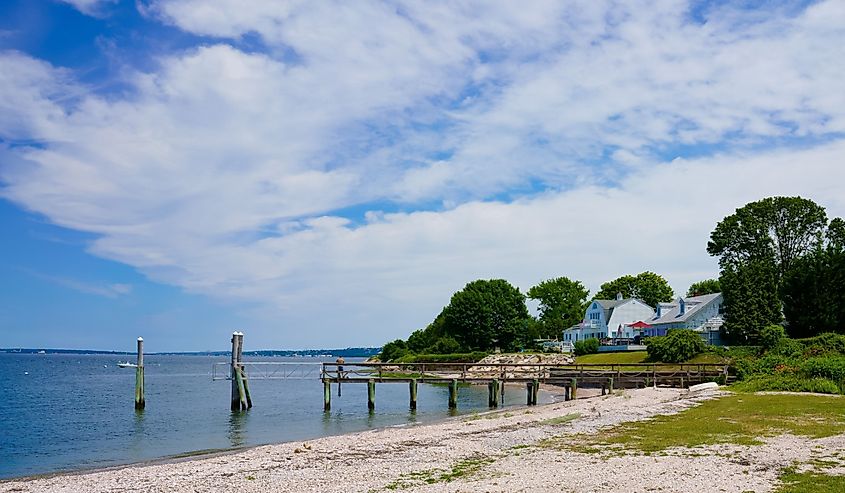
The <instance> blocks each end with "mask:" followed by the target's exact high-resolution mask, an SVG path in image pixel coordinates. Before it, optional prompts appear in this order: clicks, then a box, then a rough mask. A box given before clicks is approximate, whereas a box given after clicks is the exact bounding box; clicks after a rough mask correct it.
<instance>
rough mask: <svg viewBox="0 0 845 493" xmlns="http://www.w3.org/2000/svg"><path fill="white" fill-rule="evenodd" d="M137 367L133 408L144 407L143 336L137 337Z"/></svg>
mask: <svg viewBox="0 0 845 493" xmlns="http://www.w3.org/2000/svg"><path fill="white" fill-rule="evenodd" d="M137 365H138V367H137V368H135V409H144V407H146V405H147V403H146V401H145V400H144V338H143V337H139V338H138V363H137Z"/></svg>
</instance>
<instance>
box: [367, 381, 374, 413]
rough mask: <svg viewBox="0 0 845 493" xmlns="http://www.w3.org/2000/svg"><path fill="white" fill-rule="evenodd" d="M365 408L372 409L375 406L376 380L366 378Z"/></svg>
mask: <svg viewBox="0 0 845 493" xmlns="http://www.w3.org/2000/svg"><path fill="white" fill-rule="evenodd" d="M367 408H368V409H369V410H370V411H372V410H374V409H375V408H376V381H375V380H374V379H372V378H371V379H369V380H367Z"/></svg>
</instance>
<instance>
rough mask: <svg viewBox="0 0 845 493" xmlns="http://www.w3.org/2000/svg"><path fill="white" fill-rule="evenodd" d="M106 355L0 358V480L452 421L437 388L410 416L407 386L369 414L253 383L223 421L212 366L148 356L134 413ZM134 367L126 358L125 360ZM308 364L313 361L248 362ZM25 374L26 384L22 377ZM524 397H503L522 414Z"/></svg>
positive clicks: (203, 360) (284, 384) (482, 401)
mask: <svg viewBox="0 0 845 493" xmlns="http://www.w3.org/2000/svg"><path fill="white" fill-rule="evenodd" d="M118 358H121V359H123V360H125V359H126V357H125V356H121V357H116V356H107V355H57V354H48V355H35V354H32V355H30V354H9V353H0V396H2V397H0V457H2V460H0V478H9V477H15V476H24V475H30V474H38V473H45V472H54V471H60V470H67V469H80V468H91V467H102V466H109V465H115V464H124V463H130V462H137V461H143V460H148V459H154V458H159V457H166V456H170V455H176V454H183V453H186V452H191V451H196V450H206V449H221V448H230V447H242V446H247V445H260V444H266V443H273V442H285V441H295V440H305V439H310V438H316V437H321V436H326V435H338V434H342V433H349V432H353V431H360V430H366V429H369V428H378V427H384V426H390V425H398V424H407V423H413V422H418V421H434V420H437V419H441V418H445V417H447V416H449V415H450V413H449V411H448V410H447V406H446V402H447V393H448V391H447V389H446V387H444V386H435V385H420V387H419V395H418V404H417V406H418V409H417V411H416V412H415V413H411V412H410V411H409V410H408V386H407V384H398V383H397V384H380V385H378V386H377V390H376V394H377V395H376V411H375V413H372V414H371V413H369V412H368V410H367V386H366V385H363V384H347V385H345V386H343V396H342V397H338V396H337V387H336V386H332V390H333V395H332V410H331V412H328V413H324V412H323V410H322V408H323V388H322V384H321V383H320V381H319V380H318V378H317V377H316V376H315V377H314V378H312V379H308V380H252V381H251V382H250V390H251V392H252V399H253V404H254V407H253V409H251V410H249V411H247V412H241V413H232V412H231V411H229V389H230V383H229V382H228V381H225V380H224V381H212V380H211V369H212V363H214V362H221V361H227V358H225V357H211V356H155V355H148V356H145V366H146V370H145V372H146V382H145V384H146V401H147V408H146V409H145V410H144V411H139V412H136V411H135V409H134V407H133V396H134V382H135V370H134V369H131V368H118V367H117V365H116V364H117V362H118ZM133 358H134V357H133ZM248 360H250V361H291V362H298V363H303V362H317V361H318V360H317V359H316V358H314V359H311V358H248ZM25 372H27V373H28V374H25ZM524 399H525V395H524V391H519V390H518V389H513V390H510V389H509V390H508V392H507V393H506V396H505V401H506V403H510V404H521V403H523V401H524ZM486 405H487V389H486V386H468V387H462V388H461V390H460V392H459V400H458V412H459V413H467V412H473V411H478V410H482V409H486Z"/></svg>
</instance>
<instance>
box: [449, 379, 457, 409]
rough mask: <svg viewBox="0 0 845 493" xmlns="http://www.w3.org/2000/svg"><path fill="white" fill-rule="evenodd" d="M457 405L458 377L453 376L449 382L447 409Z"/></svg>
mask: <svg viewBox="0 0 845 493" xmlns="http://www.w3.org/2000/svg"><path fill="white" fill-rule="evenodd" d="M457 407H458V379H457V378H453V379H452V381H451V382H449V409H455V408H457Z"/></svg>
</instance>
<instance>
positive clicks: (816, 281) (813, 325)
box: [781, 237, 845, 338]
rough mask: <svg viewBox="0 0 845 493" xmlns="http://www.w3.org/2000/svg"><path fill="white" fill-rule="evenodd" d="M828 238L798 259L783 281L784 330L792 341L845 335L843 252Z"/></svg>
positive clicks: (844, 257)
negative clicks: (822, 244)
mask: <svg viewBox="0 0 845 493" xmlns="http://www.w3.org/2000/svg"><path fill="white" fill-rule="evenodd" d="M838 241H839V240H838V239H837V238H835V237H834V238H831V240H830V243H829V244H828V247H827V248H819V249H817V250H816V251H815V252H813V253H812V254H810V255H806V256H804V257H802V258H801V259H799V260H798V261H797V262H796V263H795V265H794V268H793V269H791V270H790V271H789V272H788V273H787V275H786V278H785V279H784V281H783V286H782V288H781V295H782V298H783V312H784V316H785V317H786V329H787V331H788V332H789V335H790V336H791V337H794V338H803V337H812V336H815V335H819V334H822V333H824V332H838V333H845V290H843V288H844V287H845V248H843V247H842V246H840V245H839V244H838Z"/></svg>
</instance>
